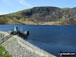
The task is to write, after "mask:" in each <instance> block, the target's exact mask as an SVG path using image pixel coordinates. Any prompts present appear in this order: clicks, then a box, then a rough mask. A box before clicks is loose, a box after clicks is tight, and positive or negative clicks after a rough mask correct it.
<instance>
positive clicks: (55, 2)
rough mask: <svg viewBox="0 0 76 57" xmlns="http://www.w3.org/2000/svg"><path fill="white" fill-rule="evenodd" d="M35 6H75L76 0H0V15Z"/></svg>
mask: <svg viewBox="0 0 76 57" xmlns="http://www.w3.org/2000/svg"><path fill="white" fill-rule="evenodd" d="M36 6H56V7H60V8H66V7H68V8H73V7H76V0H0V15H1V14H8V13H12V12H17V11H20V10H24V9H27V8H32V7H36Z"/></svg>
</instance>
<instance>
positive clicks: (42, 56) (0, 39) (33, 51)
mask: <svg viewBox="0 0 76 57" xmlns="http://www.w3.org/2000/svg"><path fill="white" fill-rule="evenodd" d="M0 45H2V46H3V47H5V49H6V50H7V51H8V52H9V54H11V55H12V56H13V57H56V56H54V55H52V54H50V53H48V52H46V51H44V50H42V49H40V48H38V47H37V46H35V45H33V44H31V43H29V42H28V41H27V40H24V39H23V38H22V37H20V36H18V35H10V34H9V33H8V32H3V31H0Z"/></svg>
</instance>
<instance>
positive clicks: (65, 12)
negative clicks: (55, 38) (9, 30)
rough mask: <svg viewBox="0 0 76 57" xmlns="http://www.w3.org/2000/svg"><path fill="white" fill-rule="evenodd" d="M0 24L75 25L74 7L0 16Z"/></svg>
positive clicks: (34, 9) (40, 8)
mask: <svg viewBox="0 0 76 57" xmlns="http://www.w3.org/2000/svg"><path fill="white" fill-rule="evenodd" d="M0 24H34V25H76V7H74V8H58V7H50V6H48V7H45V6H44V7H33V8H30V9H25V10H22V11H19V12H16V13H11V14H6V15H0Z"/></svg>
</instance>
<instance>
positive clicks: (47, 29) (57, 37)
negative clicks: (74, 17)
mask: <svg viewBox="0 0 76 57" xmlns="http://www.w3.org/2000/svg"><path fill="white" fill-rule="evenodd" d="M14 26H17V27H19V28H20V31H21V32H24V31H27V30H28V31H30V35H29V36H28V41H29V42H30V43H32V44H34V45H35V46H37V47H39V48H41V49H43V50H45V51H47V52H49V53H52V54H53V55H56V56H58V52H59V51H60V50H61V51H63V52H64V51H65V52H67V51H68V52H71V51H72V52H76V26H49V25H0V30H1V31H9V30H13V29H14Z"/></svg>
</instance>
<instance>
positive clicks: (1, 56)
mask: <svg viewBox="0 0 76 57" xmlns="http://www.w3.org/2000/svg"><path fill="white" fill-rule="evenodd" d="M0 57H12V56H11V55H10V54H9V53H8V52H7V51H6V50H5V48H4V47H3V46H0Z"/></svg>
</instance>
